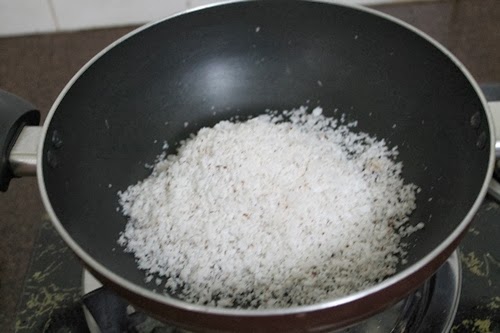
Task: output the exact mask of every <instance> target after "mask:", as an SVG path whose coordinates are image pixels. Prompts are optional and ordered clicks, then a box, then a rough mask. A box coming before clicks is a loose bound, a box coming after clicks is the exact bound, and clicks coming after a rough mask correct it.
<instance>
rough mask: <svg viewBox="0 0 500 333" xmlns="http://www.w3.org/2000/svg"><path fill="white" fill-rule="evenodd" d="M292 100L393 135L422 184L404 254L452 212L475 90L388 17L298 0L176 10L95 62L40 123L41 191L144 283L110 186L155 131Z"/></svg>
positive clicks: (443, 227)
mask: <svg viewBox="0 0 500 333" xmlns="http://www.w3.org/2000/svg"><path fill="white" fill-rule="evenodd" d="M306 104H308V105H310V106H311V107H314V106H317V105H321V106H322V107H323V108H324V113H325V114H326V115H333V110H334V109H336V108H337V109H339V112H340V113H345V114H346V116H347V119H348V120H358V121H359V125H358V129H359V130H362V131H365V132H368V133H370V134H372V135H376V136H377V137H378V138H385V139H386V140H387V142H388V143H389V146H390V147H393V146H396V145H397V146H398V147H399V151H400V160H401V161H403V163H404V178H405V179H406V180H407V181H408V182H413V183H415V184H418V185H419V186H420V187H421V189H422V191H421V193H420V194H419V195H418V201H417V207H418V208H417V210H416V211H415V212H414V214H413V215H412V216H411V223H412V224H417V223H419V222H425V223H426V227H425V229H423V230H421V231H419V232H418V233H415V234H414V235H413V236H411V237H410V239H408V242H409V243H410V247H409V250H410V251H409V258H408V265H412V264H414V263H416V262H417V261H419V260H420V259H422V258H423V257H424V256H425V255H427V254H428V253H430V252H431V251H432V250H433V249H435V248H436V247H437V246H438V245H439V244H441V243H442V242H443V240H444V239H445V238H446V237H448V236H449V234H450V233H451V232H452V231H453V230H454V229H455V228H456V227H457V226H458V225H459V224H460V222H461V221H462V220H463V219H464V217H465V215H466V214H467V212H468V211H469V209H470V208H471V206H472V204H473V202H474V200H475V199H476V197H477V195H478V193H479V191H480V189H481V186H482V184H483V181H484V178H485V175H486V172H487V169H488V162H489V148H490V147H489V130H488V122H487V119H486V116H485V114H484V110H483V107H482V104H481V101H480V99H479V97H478V96H477V94H476V92H475V91H474V89H473V87H472V86H471V83H470V82H469V81H468V80H467V78H466V77H465V76H464V74H463V73H462V71H461V70H460V69H459V68H458V67H457V66H456V65H455V64H454V63H453V62H452V61H451V60H450V59H449V58H448V57H447V56H446V55H445V54H443V53H442V52H441V51H440V50H439V49H437V48H436V47H435V46H433V45H432V44H431V43H429V42H428V41H427V40H426V39H424V38H423V37H421V36H419V35H417V34H415V33H414V32H412V31H410V30H408V29H406V28H404V27H402V26H400V25H398V24H396V23H394V22H391V21H388V20H386V19H384V18H381V17H378V16H376V15H373V14H370V13H367V12H363V11H359V10H356V9H352V8H346V7H343V6H338V5H332V4H325V3H314V2H298V1H295V2H290V1H288V2H286V1H285V2H283V1H272V2H271V1H264V2H240V3H232V4H226V5H223V6H216V7H211V8H206V9H204V10H201V11H195V12H191V13H189V14H185V15H181V16H177V17H174V18H171V19H169V20H166V21H163V22H160V23H158V24H155V25H152V26H150V27H149V28H147V29H144V30H142V31H140V32H138V33H136V34H134V35H133V36H131V37H129V38H127V39H126V40H124V41H123V42H121V43H119V44H117V45H116V46H114V47H113V48H111V49H110V50H109V51H108V52H106V53H104V54H103V55H102V56H101V57H99V58H98V59H97V60H95V61H94V62H93V64H92V65H91V66H90V67H88V68H87V69H86V70H85V71H84V72H83V73H82V74H81V75H80V77H79V78H78V80H76V81H75V82H74V83H73V85H72V86H71V87H70V88H69V89H68V90H67V91H66V94H65V96H64V97H63V98H62V100H61V102H60V103H59V105H58V106H57V109H56V112H55V113H54V115H53V118H52V120H51V123H50V125H49V127H48V132H47V135H46V139H45V142H44V148H43V177H44V181H45V184H46V189H47V194H48V197H49V200H50V202H51V205H52V207H53V209H54V211H55V213H56V215H57V217H58V220H59V221H60V222H61V224H62V226H63V227H64V228H65V229H66V231H67V232H68V233H69V235H70V236H71V237H72V238H73V239H74V240H75V241H76V243H78V245H79V246H80V247H81V249H82V250H83V251H85V252H86V253H88V254H89V255H90V256H92V257H93V258H94V259H95V260H97V261H98V262H99V263H101V264H102V265H104V266H105V267H107V268H108V269H109V270H111V271H113V272H114V273H116V274H118V275H120V276H122V277H125V278H126V279H128V280H129V281H131V282H133V283H135V284H137V285H140V286H144V287H146V288H149V289H154V288H156V285H154V284H152V285H150V284H146V283H145V282H144V273H143V272H141V271H139V270H138V269H137V268H136V264H135V262H134V259H133V256H132V255H131V254H126V253H123V251H122V249H121V248H120V247H119V246H118V245H117V243H116V241H117V239H118V236H119V233H120V232H121V231H122V230H123V229H124V225H125V223H126V219H125V218H124V217H123V216H122V215H121V214H120V213H119V212H117V207H118V196H117V191H119V190H122V191H123V190H124V189H126V188H127V187H128V186H129V185H131V184H134V183H136V182H137V181H138V180H140V179H143V178H145V177H146V176H148V174H149V173H150V170H148V169H147V168H145V167H144V165H145V164H146V163H151V162H152V161H154V160H155V157H156V156H157V155H158V154H160V153H161V151H162V143H163V141H164V140H166V141H168V142H169V143H174V142H177V141H179V140H180V139H183V138H186V137H187V136H188V135H189V133H192V132H196V131H197V130H198V129H199V128H201V127H202V126H212V125H214V124H215V123H217V122H218V121H220V120H222V119H227V118H229V117H231V116H235V115H256V114H259V113H262V112H264V110H265V109H275V110H283V109H290V108H293V107H298V106H301V105H306ZM213 111H217V113H216V115H213ZM471 118H472V121H471ZM186 122H187V123H188V126H187V128H185V126H184V124H185V123H186ZM394 124H395V125H396V126H393V125H394ZM171 146H173V145H171ZM174 150H175V147H172V148H170V151H169V152H174ZM405 267H406V266H405ZM403 268H404V267H401V268H400V269H403Z"/></svg>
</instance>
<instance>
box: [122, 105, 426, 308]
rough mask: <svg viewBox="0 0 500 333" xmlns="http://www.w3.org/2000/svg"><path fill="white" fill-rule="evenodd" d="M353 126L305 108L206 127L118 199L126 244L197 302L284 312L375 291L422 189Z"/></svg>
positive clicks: (400, 256)
mask: <svg viewBox="0 0 500 333" xmlns="http://www.w3.org/2000/svg"><path fill="white" fill-rule="evenodd" d="M354 126H355V124H348V125H343V124H342V122H339V121H337V120H334V119H332V118H327V117H325V116H323V115H322V109H321V108H319V107H318V108H316V109H314V110H313V111H312V113H309V112H307V109H306V108H305V107H301V108H299V109H297V110H292V111H284V112H282V113H278V112H272V113H268V114H265V115H261V116H258V117H256V118H253V119H251V120H247V121H245V122H236V123H235V122H230V121H221V122H220V123H218V124H217V125H215V126H214V127H213V128H203V129H201V130H200V131H199V132H198V133H197V134H196V135H193V136H191V138H190V139H188V140H186V141H185V142H182V144H181V146H180V148H179V149H178V152H177V154H176V155H169V156H168V157H167V158H166V159H164V160H163V161H160V162H158V163H157V164H156V165H155V166H154V170H153V173H152V174H151V176H150V177H148V178H147V179H145V180H143V181H141V182H139V183H138V184H136V185H133V186H130V187H129V188H128V189H127V190H126V191H125V192H123V193H119V196H120V204H121V206H122V211H123V213H124V214H125V215H126V216H127V217H128V223H127V225H126V228H125V231H124V232H123V233H122V234H121V236H120V239H119V243H120V244H121V245H122V246H124V247H125V250H126V251H128V252H132V253H133V254H134V255H135V258H136V260H137V263H138V267H139V268H140V269H142V270H145V271H146V272H147V275H148V280H151V279H152V278H153V276H155V277H156V279H155V280H156V283H157V284H159V285H163V286H164V287H165V291H166V292H169V293H176V294H177V295H178V297H180V298H181V299H184V300H185V301H188V302H192V303H198V304H208V305H212V306H219V307H249V308H276V307H287V306H294V305H305V304H312V303H317V302H320V301H322V300H327V299H333V298H337V297H341V296H345V295H348V294H351V293H353V292H356V291H359V290H362V289H364V288H366V287H368V286H371V285H374V284H376V283H377V282H380V281H381V280H383V279H384V278H386V277H387V276H389V275H391V274H394V273H395V269H396V265H397V264H398V263H399V262H400V261H401V260H404V257H405V255H406V252H405V251H404V245H403V244H402V237H404V236H405V235H407V234H409V233H411V232H414V231H415V230H416V229H419V228H422V227H423V224H421V223H420V224H418V225H417V226H410V225H409V224H408V223H407V222H408V215H409V214H410V213H411V212H412V211H413V210H414V209H415V207H416V206H415V195H416V192H417V191H418V188H417V186H416V185H413V184H404V181H403V178H402V177H401V170H402V164H401V163H400V162H399V163H397V162H395V156H396V155H397V150H396V149H395V148H394V149H388V148H387V146H386V144H385V142H384V140H377V139H375V138H373V137H370V136H369V135H368V134H365V133H354V132H352V131H351V128H352V127H354ZM158 277H160V278H162V279H159V278H158Z"/></svg>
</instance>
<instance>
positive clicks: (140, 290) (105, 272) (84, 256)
mask: <svg viewBox="0 0 500 333" xmlns="http://www.w3.org/2000/svg"><path fill="white" fill-rule="evenodd" d="M249 2H258V1H256V0H236V1H234V0H233V1H225V2H219V3H214V4H209V5H205V6H201V7H196V8H193V9H189V10H186V11H182V12H180V13H176V14H174V15H170V16H167V17H165V18H162V19H160V20H157V21H153V22H150V23H148V24H145V25H143V26H140V27H138V28H137V29H134V30H133V31H131V32H129V33H127V34H126V35H124V36H122V37H120V38H119V39H117V40H116V41H114V42H113V43H111V44H109V45H108V46H107V47H105V48H104V49H103V50H101V51H100V52H99V53H97V54H96V55H95V56H94V57H93V58H92V59H90V60H89V61H88V62H87V63H86V64H85V65H84V66H83V67H82V68H80V69H79V70H78V72H77V73H76V74H75V75H74V76H73V77H72V78H71V80H70V81H69V82H68V83H67V84H66V86H65V87H64V89H63V90H62V91H61V92H60V94H59V95H58V97H57V99H56V100H55V102H54V104H53V105H52V107H51V109H50V110H49V113H48V115H47V118H46V120H45V122H44V125H43V128H42V134H41V139H40V140H41V141H40V143H41V144H39V147H38V153H37V157H38V161H39V163H38V164H37V175H38V177H37V178H38V185H39V190H40V195H41V198H42V201H43V204H44V206H45V209H46V210H47V213H48V215H49V217H50V219H51V221H52V224H53V225H54V227H55V228H56V230H57V231H58V233H59V235H60V236H61V237H62V238H63V240H64V241H65V243H66V244H67V245H68V246H69V247H70V248H71V249H72V251H73V252H75V254H77V256H78V257H79V258H80V259H81V260H83V262H84V263H85V264H86V265H88V266H89V267H91V268H92V269H93V270H95V271H96V272H97V273H98V274H100V275H101V276H103V277H105V278H106V279H108V280H109V281H112V282H114V283H116V284H117V285H118V286H120V287H122V288H124V289H126V290H127V291H129V292H131V293H134V294H136V295H139V296H141V297H144V298H147V299H151V300H154V301H155V302H158V303H161V304H164V305H168V306H173V307H177V308H180V309H183V310H187V311H191V312H200V313H205V314H214V315H223V316H245V317H258V316H275V315H293V314H299V313H306V312H314V311H319V310H324V309H329V308H335V307H340V306H344V305H348V304H349V303H352V302H355V301H357V300H360V299H363V298H365V297H367V296H369V295H373V294H376V293H378V292H381V291H383V290H385V289H387V288H390V287H391V286H393V285H395V284H397V282H398V281H401V280H404V279H406V278H409V277H410V276H412V275H413V274H415V273H417V272H418V271H421V270H422V269H424V268H425V267H426V266H427V265H429V264H430V263H432V262H433V261H434V260H436V259H437V258H438V257H439V256H440V254H441V253H443V252H445V251H446V250H447V249H449V248H450V247H452V246H453V243H454V242H456V241H457V240H458V239H460V236H461V235H462V234H463V233H464V232H465V231H466V230H467V227H468V226H469V224H470V222H471V221H472V218H473V217H474V215H475V214H476V212H477V211H478V209H479V207H480V205H481V204H482V202H483V200H484V198H485V196H486V193H487V190H488V185H489V182H490V180H491V178H492V175H493V169H494V162H495V150H494V147H495V131H494V125H493V121H492V115H491V113H490V110H489V107H488V103H487V101H486V98H485V97H484V95H483V93H482V91H481V89H480V87H479V85H478V83H477V82H476V81H475V79H474V78H473V76H472V75H471V74H470V73H469V71H468V70H467V69H466V68H465V66H464V65H463V64H462V63H461V62H460V61H459V60H458V59H457V58H456V57H455V56H454V55H453V54H452V53H451V52H450V51H449V50H447V49H446V48H445V47H444V46H443V45H441V44H440V43H439V42H437V41H436V40H435V39H434V38H432V37H430V36H428V35H427V34H426V33H424V32H422V31H421V30H419V29H417V28H416V27H414V26H412V25H410V24H409V23H406V22H404V21H402V20H400V19H398V18H395V17H392V16H390V15H388V14H385V13H382V12H379V11H377V10H375V9H372V8H367V7H364V6H361V5H355V4H350V3H345V2H342V1H338V0H333V1H332V0H330V1H328V0H302V2H306V3H308V2H309V3H320V4H327V5H335V6H341V7H346V8H351V9H355V10H359V11H362V12H366V13H368V14H372V15H375V16H378V17H380V18H381V19H385V20H388V21H391V22H393V23H396V24H398V25H399V26H401V27H403V28H406V29H407V30H409V31H411V32H413V33H415V34H417V35H418V36H420V37H422V38H424V39H425V40H426V41H428V42H429V43H430V44H432V45H433V46H434V47H435V48H437V49H438V50H439V51H441V52H442V53H443V54H444V55H446V56H447V57H448V58H449V59H450V60H451V61H452V62H453V63H454V64H455V65H456V66H457V67H458V69H460V71H461V72H462V73H463V75H464V76H465V78H467V80H468V81H469V83H470V84H471V86H472V87H473V89H474V90H475V92H476V94H477V96H478V97H479V99H480V101H481V104H482V106H483V109H484V112H485V114H486V118H487V122H488V127H489V131H490V154H489V164H488V169H487V171H486V174H485V178H484V181H483V184H482V186H481V190H480V191H479V193H478V196H477V197H476V200H475V201H474V203H473V205H472V207H471V208H470V210H469V212H468V213H467V214H466V216H465V217H464V219H463V220H462V221H461V222H460V223H459V224H458V226H457V227H456V228H455V230H454V231H453V232H452V233H451V234H449V235H448V237H447V238H446V239H445V240H444V241H443V242H442V243H441V244H440V245H439V246H438V247H436V248H435V249H434V250H432V251H431V252H430V253H428V254H427V255H426V256H424V257H423V258H422V259H421V260H419V261H418V262H417V263H415V264H413V265H411V266H409V267H407V268H406V269H404V270H402V271H400V272H398V273H397V274H395V275H393V276H391V277H389V278H388V279H386V280H384V281H382V282H381V283H378V284H376V285H374V286H372V287H369V288H367V289H364V290H361V291H359V292H356V293H354V294H351V295H348V296H345V297H341V298H337V299H333V300H327V301H323V302H320V303H315V304H312V305H303V306H294V307H290V308H269V309H261V310H258V309H231V308H218V307H214V306H207V305H198V304H192V303H188V302H186V301H181V300H178V299H175V298H173V297H170V296H168V295H163V294H159V293H155V292H153V291H151V290H150V289H147V288H145V287H141V286H139V285H136V284H134V283H132V282H131V281H129V280H127V279H126V278H124V277H122V276H120V275H118V274H116V273H114V272H113V271H111V270H109V269H108V268H106V267H105V266H104V265H102V264H101V263H99V262H98V261H97V260H95V259H94V258H93V257H92V256H90V255H89V254H88V253H87V252H85V251H84V250H83V248H81V247H80V245H79V244H78V243H77V242H76V241H75V240H74V239H73V238H72V237H71V236H70V234H69V233H68V232H67V231H66V229H65V228H64V226H63V225H62V223H61V222H60V221H59V219H58V217H57V215H56V214H55V211H54V209H53V208H52V204H51V202H50V200H49V197H48V194H47V190H46V187H45V181H44V173H43V163H42V162H41V161H43V149H44V143H45V140H46V136H47V132H48V128H49V126H50V123H51V121H52V118H53V116H54V114H55V112H56V110H57V108H58V106H59V104H60V102H61V101H62V99H63V98H64V97H65V96H66V93H67V92H68V91H69V90H70V89H71V87H72V86H73V84H74V83H75V82H76V81H77V80H78V79H79V78H80V76H82V74H83V73H84V72H85V71H86V70H87V69H88V68H89V67H91V66H92V65H93V64H94V63H95V62H96V61H97V60H98V59H99V58H101V56H103V55H104V54H106V53H107V52H108V51H110V50H111V49H113V48H114V47H116V46H117V45H119V44H121V43H122V42H124V41H126V40H127V39H129V38H131V37H132V36H134V35H136V34H138V33H140V32H142V31H144V30H146V29H148V28H150V27H153V26H155V25H157V24H160V23H161V22H164V21H167V20H170V19H172V18H175V17H178V16H182V15H185V14H187V13H191V12H197V11H201V10H203V9H207V8H211V7H217V6H224V5H231V4H234V3H249Z"/></svg>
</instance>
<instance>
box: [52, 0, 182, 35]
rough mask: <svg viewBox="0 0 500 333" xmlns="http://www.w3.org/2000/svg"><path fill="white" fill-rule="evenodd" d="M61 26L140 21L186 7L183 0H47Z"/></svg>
mask: <svg viewBox="0 0 500 333" xmlns="http://www.w3.org/2000/svg"><path fill="white" fill-rule="evenodd" d="M49 1H51V2H52V5H53V8H54V12H55V16H56V20H57V23H58V26H59V28H60V29H61V30H77V29H88V28H96V27H109V26H120V25H130V24H142V23H146V22H150V21H154V20H156V19H159V18H162V17H165V16H169V15H172V14H174V13H177V12H180V11H183V10H185V9H186V8H187V5H186V0H49Z"/></svg>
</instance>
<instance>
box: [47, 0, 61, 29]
mask: <svg viewBox="0 0 500 333" xmlns="http://www.w3.org/2000/svg"><path fill="white" fill-rule="evenodd" d="M47 3H48V4H49V10H50V15H51V16H52V20H53V21H54V25H55V26H56V31H60V30H61V26H60V24H59V20H58V19H57V14H56V10H55V8H54V4H53V3H52V0H47Z"/></svg>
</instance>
